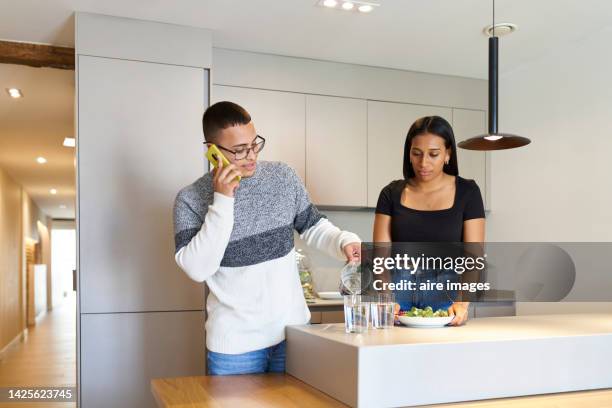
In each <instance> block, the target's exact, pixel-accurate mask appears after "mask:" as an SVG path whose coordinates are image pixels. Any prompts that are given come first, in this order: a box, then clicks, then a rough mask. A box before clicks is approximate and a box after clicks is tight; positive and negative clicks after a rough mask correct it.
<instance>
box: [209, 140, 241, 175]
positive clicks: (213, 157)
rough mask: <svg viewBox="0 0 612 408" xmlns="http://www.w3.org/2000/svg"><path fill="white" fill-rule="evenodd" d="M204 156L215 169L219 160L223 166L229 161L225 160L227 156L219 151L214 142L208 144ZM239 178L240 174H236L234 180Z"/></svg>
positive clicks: (227, 164)
mask: <svg viewBox="0 0 612 408" xmlns="http://www.w3.org/2000/svg"><path fill="white" fill-rule="evenodd" d="M206 158H207V159H208V161H209V162H210V164H212V166H213V168H215V169H216V168H217V167H219V160H221V163H223V167H227V166H229V165H230V162H229V160H227V157H225V156H224V155H223V153H221V150H219V148H218V147H217V146H215V145H214V144H210V145H209V146H208V151H207V152H206ZM240 179H241V177H240V176H236V180H238V181H240Z"/></svg>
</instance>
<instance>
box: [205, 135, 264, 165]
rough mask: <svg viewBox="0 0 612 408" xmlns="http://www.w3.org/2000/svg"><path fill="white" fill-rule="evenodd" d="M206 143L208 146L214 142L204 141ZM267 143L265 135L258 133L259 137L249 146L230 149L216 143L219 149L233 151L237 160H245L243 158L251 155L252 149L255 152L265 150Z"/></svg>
mask: <svg viewBox="0 0 612 408" xmlns="http://www.w3.org/2000/svg"><path fill="white" fill-rule="evenodd" d="M204 144H205V145H206V146H208V145H211V144H213V143H211V142H204ZM265 144H266V139H264V138H263V137H261V136H259V135H257V137H256V138H255V139H254V140H253V142H252V143H251V146H249V147H247V146H239V147H238V148H236V150H231V149H228V148H226V147H223V146H219V145H218V144H216V146H217V147H218V148H219V149H221V150H225V151H226V152H229V153H232V154H233V155H234V159H235V160H243V159H246V158H247V157H248V156H249V153H250V152H251V150H252V151H253V153H255V154H257V153H259V152H261V151H262V150H263V148H264V146H265Z"/></svg>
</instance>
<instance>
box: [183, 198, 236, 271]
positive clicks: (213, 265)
mask: <svg viewBox="0 0 612 408" xmlns="http://www.w3.org/2000/svg"><path fill="white" fill-rule="evenodd" d="M233 225H234V198H233V197H227V196H225V195H223V194H220V193H214V198H213V203H212V204H211V205H210V206H209V207H208V211H207V213H206V216H205V217H204V221H202V220H201V218H200V216H199V215H198V214H197V213H196V212H195V211H193V210H192V209H191V207H190V206H189V204H188V203H187V202H186V201H185V200H184V199H182V197H181V196H180V195H179V196H178V197H177V199H176V201H175V204H174V232H175V236H174V239H175V245H176V253H175V255H174V259H175V260H176V263H177V264H178V266H179V267H180V268H181V269H182V270H183V271H185V273H186V274H187V275H188V276H189V277H190V278H191V279H193V280H194V281H196V282H204V281H205V280H206V279H208V278H209V277H210V276H212V275H213V274H214V273H215V272H217V270H219V267H220V266H221V260H222V259H223V254H224V253H225V248H226V247H227V244H228V243H229V239H230V235H231V233H232V228H233Z"/></svg>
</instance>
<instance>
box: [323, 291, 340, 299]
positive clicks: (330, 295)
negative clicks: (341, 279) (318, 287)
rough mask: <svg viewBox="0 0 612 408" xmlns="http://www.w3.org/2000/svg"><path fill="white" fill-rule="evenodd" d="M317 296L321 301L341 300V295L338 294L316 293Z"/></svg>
mask: <svg viewBox="0 0 612 408" xmlns="http://www.w3.org/2000/svg"><path fill="white" fill-rule="evenodd" d="M318 294H319V297H320V298H321V299H326V300H335V299H342V295H341V294H340V292H318Z"/></svg>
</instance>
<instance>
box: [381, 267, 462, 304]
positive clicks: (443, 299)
mask: <svg viewBox="0 0 612 408" xmlns="http://www.w3.org/2000/svg"><path fill="white" fill-rule="evenodd" d="M458 278H459V275H457V274H456V273H455V272H454V271H453V270H444V269H440V270H435V269H434V270H426V271H423V270H419V271H418V272H417V273H416V274H411V273H410V271H407V270H398V269H396V270H395V271H394V273H393V278H392V280H393V281H394V282H400V281H401V280H404V279H405V280H407V281H410V282H414V283H415V284H416V285H417V287H418V285H419V284H421V283H424V282H427V281H430V282H441V283H443V284H446V281H447V280H450V281H451V282H457V281H458ZM456 297H457V292H456V291H449V292H447V291H445V290H443V291H438V290H415V291H395V301H396V302H397V303H399V305H400V309H401V310H410V308H412V307H413V306H414V307H418V308H419V309H424V308H426V307H427V306H431V308H432V309H433V310H434V311H435V310H438V309H443V310H446V309H448V308H449V307H450V306H451V305H452V304H453V300H454V299H455V298H456Z"/></svg>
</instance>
